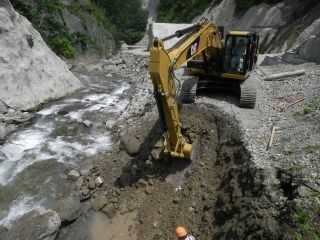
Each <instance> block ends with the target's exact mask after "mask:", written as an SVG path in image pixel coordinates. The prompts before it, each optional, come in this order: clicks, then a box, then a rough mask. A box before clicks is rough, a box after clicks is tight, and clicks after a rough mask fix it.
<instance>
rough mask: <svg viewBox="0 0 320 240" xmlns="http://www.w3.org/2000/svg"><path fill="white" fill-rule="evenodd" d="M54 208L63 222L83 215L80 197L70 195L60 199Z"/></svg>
mask: <svg viewBox="0 0 320 240" xmlns="http://www.w3.org/2000/svg"><path fill="white" fill-rule="evenodd" d="M53 210H54V211H56V212H57V213H58V214H59V217H60V219H61V222H70V221H73V220H75V219H77V218H78V217H80V215H81V213H82V212H81V204H80V201H79V199H78V198H76V197H74V196H69V197H67V198H64V199H62V200H60V201H58V202H57V203H56V204H55V206H54V207H53Z"/></svg>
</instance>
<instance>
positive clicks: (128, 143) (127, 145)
mask: <svg viewBox="0 0 320 240" xmlns="http://www.w3.org/2000/svg"><path fill="white" fill-rule="evenodd" d="M120 144H121V148H122V149H123V150H124V151H126V153H127V154H128V155H129V156H131V157H134V156H136V155H138V154H139V150H140V142H139V141H138V140H137V139H136V138H135V137H132V136H130V135H124V136H122V137H121V140H120Z"/></svg>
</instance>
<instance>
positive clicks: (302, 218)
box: [293, 212, 319, 240]
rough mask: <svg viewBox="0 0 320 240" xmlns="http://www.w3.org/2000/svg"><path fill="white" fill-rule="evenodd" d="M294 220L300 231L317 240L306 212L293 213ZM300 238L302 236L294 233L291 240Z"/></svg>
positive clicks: (317, 237)
mask: <svg viewBox="0 0 320 240" xmlns="http://www.w3.org/2000/svg"><path fill="white" fill-rule="evenodd" d="M294 218H295V219H296V221H297V223H298V225H299V226H300V229H301V230H302V231H303V232H305V233H307V234H309V235H310V234H311V235H312V236H313V238H314V239H315V240H319V236H317V234H316V233H315V229H314V228H313V227H312V226H311V224H310V222H312V219H311V218H310V216H309V214H308V213H306V212H296V213H294ZM300 239H303V238H302V234H300V233H296V236H295V237H294V238H293V240H300Z"/></svg>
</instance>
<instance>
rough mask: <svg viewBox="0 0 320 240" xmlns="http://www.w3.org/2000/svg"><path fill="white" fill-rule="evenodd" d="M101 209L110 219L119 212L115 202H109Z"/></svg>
mask: <svg viewBox="0 0 320 240" xmlns="http://www.w3.org/2000/svg"><path fill="white" fill-rule="evenodd" d="M101 211H102V212H104V213H106V214H107V215H108V217H109V218H110V219H112V218H113V217H114V216H115V215H116V212H117V210H116V208H115V206H114V204H112V203H109V204H107V205H106V206H105V207H104V208H102V210H101Z"/></svg>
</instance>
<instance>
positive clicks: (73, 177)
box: [68, 170, 80, 181]
mask: <svg viewBox="0 0 320 240" xmlns="http://www.w3.org/2000/svg"><path fill="white" fill-rule="evenodd" d="M79 177H80V174H79V173H78V172H77V171H76V170H71V171H70V172H69V174H68V179H71V180H73V181H77V179H78V178H79Z"/></svg>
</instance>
